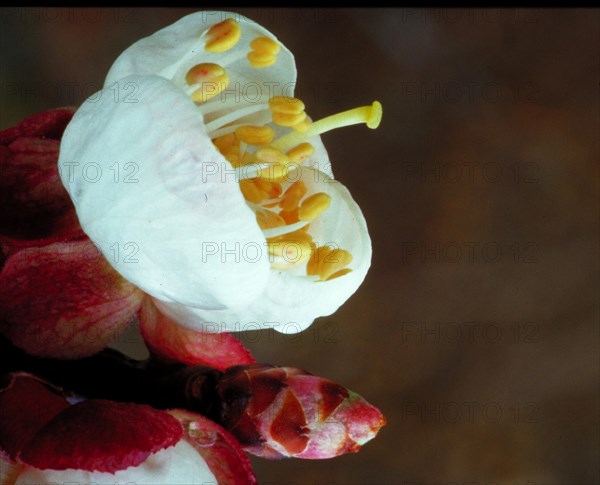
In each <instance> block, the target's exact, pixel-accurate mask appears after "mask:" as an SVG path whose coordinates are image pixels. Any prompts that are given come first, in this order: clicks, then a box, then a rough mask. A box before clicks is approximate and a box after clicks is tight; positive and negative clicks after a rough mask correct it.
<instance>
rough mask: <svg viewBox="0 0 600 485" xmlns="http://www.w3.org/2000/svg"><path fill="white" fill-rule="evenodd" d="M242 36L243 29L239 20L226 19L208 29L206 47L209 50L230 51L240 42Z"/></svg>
mask: <svg viewBox="0 0 600 485" xmlns="http://www.w3.org/2000/svg"><path fill="white" fill-rule="evenodd" d="M241 36H242V30H241V29H240V25H239V24H238V22H237V20H235V19H232V18H229V19H225V20H223V22H219V23H218V24H215V25H213V26H212V27H211V28H210V29H208V32H207V33H206V37H207V40H206V44H205V45H204V49H205V50H207V51H208V52H225V51H228V50H229V49H231V48H232V47H234V46H235V45H236V44H237V43H238V41H239V40H240V37H241Z"/></svg>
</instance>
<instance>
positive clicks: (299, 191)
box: [279, 180, 308, 222]
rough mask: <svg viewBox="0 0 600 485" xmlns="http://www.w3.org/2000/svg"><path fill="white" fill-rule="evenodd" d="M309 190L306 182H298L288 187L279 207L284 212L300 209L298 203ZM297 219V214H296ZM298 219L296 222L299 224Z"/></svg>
mask: <svg viewBox="0 0 600 485" xmlns="http://www.w3.org/2000/svg"><path fill="white" fill-rule="evenodd" d="M307 192H308V189H307V188H306V185H304V182H302V181H301V180H298V181H296V182H294V183H293V184H292V185H290V186H289V187H288V189H287V190H286V191H285V193H284V194H283V198H282V200H281V202H279V207H281V208H282V209H283V210H284V211H287V212H290V211H292V210H294V209H296V208H297V207H298V203H299V202H300V200H301V199H302V197H304V196H305V195H306V193H307ZM296 218H297V214H296ZM297 221H298V219H296V220H295V221H294V222H297Z"/></svg>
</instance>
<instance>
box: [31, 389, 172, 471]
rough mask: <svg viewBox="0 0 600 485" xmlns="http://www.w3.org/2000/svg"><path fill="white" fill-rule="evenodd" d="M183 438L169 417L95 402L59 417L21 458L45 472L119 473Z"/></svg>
mask: <svg viewBox="0 0 600 485" xmlns="http://www.w3.org/2000/svg"><path fill="white" fill-rule="evenodd" d="M182 437H183V429H182V427H181V425H180V424H179V421H177V420H176V419H175V418H173V417H172V416H171V415H170V414H169V413H166V412H164V411H159V410H156V409H153V408H151V407H149V406H145V405H140V404H131V403H117V402H112V401H104V400H99V399H98V400H96V399H92V400H89V401H83V402H80V403H79V404H75V405H73V406H71V407H70V408H68V409H66V410H65V411H63V412H62V413H60V414H58V415H57V416H55V417H54V419H52V420H51V421H50V422H49V423H48V424H47V425H46V426H45V427H44V428H43V429H42V430H41V431H40V432H39V433H38V434H37V436H36V437H35V439H34V440H33V442H32V443H31V444H29V446H27V447H26V448H25V450H24V451H23V453H22V460H23V461H24V462H25V463H26V464H28V465H30V466H33V467H35V468H39V469H42V470H44V469H51V470H66V469H69V468H74V469H77V470H87V471H99V472H108V473H115V472H116V471H118V470H124V469H125V468H128V467H130V466H138V465H139V464H141V463H142V462H144V461H145V460H146V459H147V458H148V456H150V455H151V454H152V453H156V452H157V451H160V450H162V449H164V448H168V447H169V446H173V445H175V444H177V442H178V441H179V440H180V439H181V438H182Z"/></svg>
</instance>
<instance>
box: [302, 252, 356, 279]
mask: <svg viewBox="0 0 600 485" xmlns="http://www.w3.org/2000/svg"><path fill="white" fill-rule="evenodd" d="M351 262H352V255H351V254H350V253H349V252H348V251H346V250H345V249H339V248H334V247H332V246H327V245H326V246H320V247H319V248H317V249H316V250H315V251H314V252H313V255H312V257H311V258H310V260H309V261H308V264H307V265H306V273H307V274H308V275H309V276H315V275H316V276H319V278H320V281H327V280H330V279H332V278H337V277H339V276H343V275H344V274H347V273H349V272H350V271H351V270H350V268H346V266H348V265H349V264H350V263H351Z"/></svg>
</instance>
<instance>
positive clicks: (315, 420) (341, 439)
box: [217, 364, 385, 459]
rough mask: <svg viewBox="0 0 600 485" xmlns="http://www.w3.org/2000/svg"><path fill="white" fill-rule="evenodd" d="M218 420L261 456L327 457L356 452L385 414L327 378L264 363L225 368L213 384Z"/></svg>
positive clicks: (251, 450) (250, 450) (382, 422)
mask: <svg viewBox="0 0 600 485" xmlns="http://www.w3.org/2000/svg"><path fill="white" fill-rule="evenodd" d="M217 392H218V393H219V395H220V397H221V399H222V401H223V407H222V422H223V424H224V426H225V427H226V428H227V429H228V430H229V431H231V432H232V433H233V434H234V435H235V436H236V438H237V439H238V440H240V442H241V443H242V445H243V446H244V448H245V449H246V451H248V452H250V453H253V454H255V455H258V456H261V457H263V458H271V459H276V458H282V457H290V456H293V457H296V458H317V459H318V458H331V457H334V456H338V455H342V454H344V453H350V452H356V451H358V450H359V449H360V447H361V446H362V445H363V444H364V443H366V442H367V441H369V440H370V439H372V438H373V437H375V435H376V434H377V432H378V431H379V429H380V428H381V426H383V425H384V424H385V418H384V417H383V415H382V414H381V412H380V411H379V410H378V409H377V408H375V407H374V406H372V405H370V404H369V403H368V402H366V401H365V400H364V399H363V398H362V397H360V396H358V395H357V394H355V393H353V392H351V391H348V390H347V389H345V388H344V387H342V386H340V385H339V384H336V383H335V382H332V381H330V380H327V379H323V378H321V377H317V376H313V375H311V374H309V373H307V372H305V371H302V370H299V369H293V368H289V367H274V366H269V365H264V364H253V365H250V366H238V367H234V368H231V369H228V370H227V371H226V372H225V374H224V375H223V377H222V379H221V380H220V382H219V384H218V386H217Z"/></svg>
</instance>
